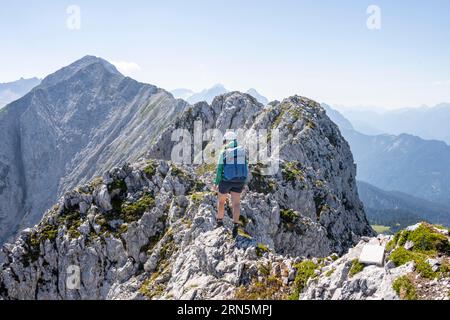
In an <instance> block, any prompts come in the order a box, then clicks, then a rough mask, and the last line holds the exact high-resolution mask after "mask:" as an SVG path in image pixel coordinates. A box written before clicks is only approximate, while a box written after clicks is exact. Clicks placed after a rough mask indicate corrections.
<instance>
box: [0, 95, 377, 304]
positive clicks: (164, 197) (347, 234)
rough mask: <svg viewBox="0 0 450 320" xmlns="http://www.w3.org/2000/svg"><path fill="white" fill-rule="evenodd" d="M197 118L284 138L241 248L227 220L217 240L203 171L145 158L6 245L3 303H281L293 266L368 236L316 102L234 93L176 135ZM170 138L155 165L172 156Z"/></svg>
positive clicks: (193, 112)
mask: <svg viewBox="0 0 450 320" xmlns="http://www.w3.org/2000/svg"><path fill="white" fill-rule="evenodd" d="M198 118H201V119H203V120H204V123H205V124H204V126H205V127H211V128H212V127H217V128H219V129H228V128H237V127H244V128H254V129H258V128H278V129H279V130H280V134H281V135H282V136H283V139H281V145H280V148H279V149H280V150H279V151H280V152H279V157H280V168H279V171H278V172H277V173H275V174H274V175H273V176H264V175H262V174H261V170H262V167H261V165H260V164H255V165H252V166H251V180H250V184H249V191H248V192H247V193H246V194H245V195H244V196H243V199H242V205H241V213H242V224H243V226H242V228H241V229H240V231H239V236H238V238H237V239H236V240H233V239H232V238H231V234H230V232H229V229H230V228H231V219H230V218H229V217H228V216H227V217H226V219H225V228H219V229H214V217H215V212H216V200H217V198H216V195H215V194H214V193H213V192H211V191H210V190H211V187H212V186H211V175H212V172H211V171H212V170H211V168H210V167H209V166H208V165H207V164H203V165H199V166H191V165H177V164H174V163H171V162H169V161H167V160H163V159H162V160H146V159H141V160H139V161H138V162H136V163H133V164H126V165H124V166H122V167H120V168H113V169H111V170H109V171H106V173H105V174H104V175H103V176H102V178H101V179H100V178H96V179H94V180H92V181H91V182H90V183H89V184H86V185H81V186H80V187H78V188H76V189H75V190H73V191H71V192H68V193H66V194H65V195H64V196H63V197H62V198H61V199H60V201H59V202H58V204H57V205H55V206H54V207H53V208H52V209H51V210H49V211H48V212H47V213H46V214H45V216H44V218H43V220H42V221H41V222H40V223H39V225H37V226H36V227H35V228H32V229H27V230H25V231H24V232H22V234H21V235H20V236H19V237H18V239H17V241H16V242H15V243H13V244H8V245H5V247H4V249H3V251H4V257H5V258H4V259H5V261H4V263H3V265H2V267H1V269H0V270H1V271H0V296H1V297H3V298H5V299H145V298H152V299H158V298H162V299H171V298H173V299H204V298H208V299H209V298H251V297H255V296H258V295H261V296H264V297H269V296H270V297H277V298H285V297H286V296H287V295H288V294H291V289H292V288H291V287H292V286H293V285H294V286H297V284H296V283H297V282H296V270H297V269H296V267H295V265H296V264H297V263H299V262H301V261H302V260H304V259H305V258H307V257H320V258H323V257H326V256H328V255H330V254H332V253H333V252H336V253H338V254H343V253H345V252H346V251H347V249H348V248H349V247H351V246H352V245H354V244H355V243H357V242H358V241H359V239H360V237H361V236H365V235H366V236H367V235H372V234H373V231H372V230H371V228H370V227H369V225H368V223H367V220H366V218H365V215H364V211H363V208H362V205H361V203H360V201H359V199H358V194H357V190H356V187H355V179H354V177H355V165H354V163H353V159H352V156H351V153H350V150H349V148H348V145H347V143H346V142H345V140H344V139H343V138H342V137H341V136H340V133H339V130H338V129H337V127H336V126H335V125H334V124H333V123H332V122H331V121H330V120H329V119H328V117H327V116H326V115H325V112H324V111H323V109H322V108H321V107H320V106H319V105H318V104H316V103H315V102H313V101H311V100H308V99H306V98H303V97H298V96H295V97H291V98H288V99H286V100H284V101H283V102H281V103H274V104H271V105H268V106H265V107H264V106H262V105H261V104H259V103H258V102H257V101H256V100H255V99H254V98H252V97H251V96H249V95H245V94H241V93H237V92H233V93H229V94H226V95H224V96H220V97H217V98H216V99H215V100H214V102H213V104H212V106H208V105H207V104H205V103H199V104H196V105H195V106H193V107H192V108H189V109H188V110H187V111H186V112H185V113H184V114H183V115H181V116H180V117H179V118H178V119H177V121H176V123H175V124H174V125H173V126H172V127H171V129H173V128H177V127H184V128H191V127H190V125H191V124H192V123H193V122H192V121H194V120H196V119H198ZM168 133H170V129H169V131H166V132H165V133H164V134H162V135H161V138H160V139H161V140H160V141H159V142H157V143H156V145H155V148H154V149H153V150H152V151H151V152H153V154H154V155H155V156H159V157H161V158H164V157H165V156H167V155H168V154H169V153H168V150H169V148H170V146H171V145H173V143H172V142H171V141H170V137H169V140H167V136H168ZM227 211H228V215H230V210H229V208H228V210H227ZM322 260H323V261H325V260H326V261H328V260H330V258H326V259H322ZM77 267H78V268H79V269H80V277H81V279H80V281H79V286H75V287H76V288H75V289H74V288H72V287H71V284H72V285H73V282H70V281H72V280H73V279H74V278H73V270H76V268H77ZM74 268H75V269H74ZM271 274H272V275H273V277H268V275H271ZM68 281H69V282H68ZM267 281H269V282H270V283H267ZM75 283H76V284H78V283H77V282H76V281H75ZM261 283H263V286H261ZM261 287H264V288H267V289H268V290H272V292H260V288H261ZM242 288H245V289H244V290H243V289H242ZM294 291H295V290H294ZM248 293H251V294H253V295H250V296H249V295H248Z"/></svg>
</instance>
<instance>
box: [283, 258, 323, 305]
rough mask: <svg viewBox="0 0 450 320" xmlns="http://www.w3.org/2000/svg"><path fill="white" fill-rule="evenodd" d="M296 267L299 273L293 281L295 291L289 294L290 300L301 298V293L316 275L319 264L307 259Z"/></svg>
mask: <svg viewBox="0 0 450 320" xmlns="http://www.w3.org/2000/svg"><path fill="white" fill-rule="evenodd" d="M294 268H295V269H296V270H297V274H296V276H295V280H294V283H293V292H292V294H291V295H290V296H289V299H290V300H298V299H299V296H300V293H301V292H302V291H303V290H304V289H305V287H306V284H307V283H308V280H309V279H311V278H314V277H315V276H316V273H315V270H316V269H317V265H316V264H315V263H314V262H312V261H310V260H305V261H302V262H300V263H297V264H296V265H294Z"/></svg>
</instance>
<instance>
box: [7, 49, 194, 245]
mask: <svg viewBox="0 0 450 320" xmlns="http://www.w3.org/2000/svg"><path fill="white" fill-rule="evenodd" d="M186 106H187V103H186V102H184V101H182V100H176V99H174V98H173V96H172V95H171V94H170V93H168V92H166V91H164V90H162V89H159V88H157V87H155V86H152V85H148V84H143V83H139V82H137V81H135V80H133V79H131V78H128V77H124V76H123V75H122V74H120V73H119V72H118V71H117V70H116V68H115V67H114V66H113V65H111V64H109V63H108V62H106V61H105V60H102V59H100V58H96V57H92V56H86V57H84V58H82V59H81V60H78V61H76V62H74V63H73V64H71V65H70V66H68V67H65V68H63V69H61V70H59V71H57V72H55V73H54V74H52V75H49V76H48V77H46V78H45V79H44V80H43V81H42V82H41V84H40V85H39V86H37V87H36V88H34V89H33V90H32V91H31V92H30V93H28V94H27V95H25V96H24V97H23V98H21V99H19V100H17V101H15V102H13V103H11V104H9V105H8V106H6V107H5V108H3V109H2V110H1V111H0V136H1V137H2V138H1V140H0V243H3V241H5V240H6V239H7V238H8V237H9V236H11V235H13V234H15V232H16V231H17V230H18V229H19V228H21V227H23V226H27V225H34V224H35V223H37V222H38V221H39V220H40V219H41V218H42V214H43V213H44V212H45V210H46V209H48V208H50V206H51V205H52V204H53V203H55V202H56V200H57V199H58V198H59V197H60V196H62V194H63V193H64V192H66V191H68V190H70V189H72V188H74V187H75V186H77V185H78V184H80V183H85V182H87V181H89V180H90V179H91V178H92V177H94V176H95V175H97V174H101V173H102V172H104V171H105V170H108V169H110V168H112V167H113V166H115V165H119V164H121V163H123V162H125V161H135V160H136V159H138V158H139V157H140V156H142V155H143V154H144V153H145V152H146V151H147V150H148V148H149V146H150V145H151V144H152V143H153V142H154V140H155V139H156V137H157V136H158V134H159V133H160V131H161V130H163V129H164V128H165V127H166V126H167V125H169V124H170V122H171V121H172V120H173V119H174V118H175V117H176V116H177V115H178V114H179V113H180V112H182V111H183V110H184V109H185V108H186Z"/></svg>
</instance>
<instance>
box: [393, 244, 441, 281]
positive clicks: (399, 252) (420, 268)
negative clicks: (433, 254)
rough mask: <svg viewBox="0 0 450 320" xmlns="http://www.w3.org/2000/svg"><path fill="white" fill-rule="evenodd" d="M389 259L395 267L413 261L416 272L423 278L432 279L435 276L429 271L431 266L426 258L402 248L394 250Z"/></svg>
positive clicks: (421, 254) (423, 255)
mask: <svg viewBox="0 0 450 320" xmlns="http://www.w3.org/2000/svg"><path fill="white" fill-rule="evenodd" d="M389 259H390V260H392V261H393V262H394V264H395V265H396V266H401V265H403V264H405V263H407V262H410V261H414V263H415V265H416V271H417V272H418V273H419V274H420V275H421V276H423V277H424V278H429V279H433V278H434V277H436V276H437V274H436V273H435V272H434V271H433V270H432V269H431V266H430V265H429V264H428V263H427V262H426V260H427V259H428V256H427V255H425V254H423V253H420V252H414V251H409V250H406V249H405V248H403V247H398V248H397V249H395V250H394V251H393V252H392V253H391V255H390V256H389Z"/></svg>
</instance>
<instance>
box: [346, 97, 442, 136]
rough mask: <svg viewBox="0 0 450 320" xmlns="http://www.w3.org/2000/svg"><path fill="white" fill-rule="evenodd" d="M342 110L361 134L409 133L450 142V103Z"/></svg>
mask: <svg viewBox="0 0 450 320" xmlns="http://www.w3.org/2000/svg"><path fill="white" fill-rule="evenodd" d="M341 112H342V114H343V115H344V116H345V117H346V118H348V119H349V120H350V122H351V123H352V124H353V126H354V127H355V129H356V130H358V131H359V132H361V133H365V134H381V133H388V134H395V135H399V134H402V133H407V134H412V135H416V136H419V137H421V138H423V139H434V140H441V141H444V142H446V143H447V144H448V145H450V126H449V123H450V103H441V104H439V105H436V106H434V107H420V108H405V109H400V110H392V111H383V112H376V111H370V110H345V109H342V110H341Z"/></svg>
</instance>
